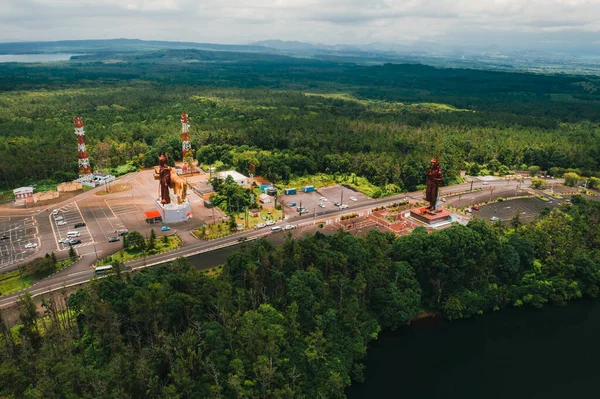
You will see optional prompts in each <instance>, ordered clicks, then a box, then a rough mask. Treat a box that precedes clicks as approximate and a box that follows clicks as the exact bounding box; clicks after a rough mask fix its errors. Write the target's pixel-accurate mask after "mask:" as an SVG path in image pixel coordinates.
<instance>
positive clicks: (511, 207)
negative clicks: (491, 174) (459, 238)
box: [473, 197, 562, 221]
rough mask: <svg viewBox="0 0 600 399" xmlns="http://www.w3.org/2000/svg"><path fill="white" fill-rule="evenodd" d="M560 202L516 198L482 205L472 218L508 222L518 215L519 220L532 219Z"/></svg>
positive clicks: (535, 198) (533, 198) (534, 198)
mask: <svg viewBox="0 0 600 399" xmlns="http://www.w3.org/2000/svg"><path fill="white" fill-rule="evenodd" d="M560 202H562V200H557V199H552V200H550V201H543V200H541V199H539V198H537V197H531V198H517V199H514V200H507V201H502V202H494V203H491V204H488V205H482V206H480V207H479V211H474V212H473V217H474V218H480V219H487V220H491V218H492V217H497V218H498V219H499V220H501V221H508V220H511V219H512V218H513V217H514V216H515V215H516V214H519V218H520V219H521V220H523V219H532V218H534V217H536V216H537V215H539V213H540V212H541V211H542V210H543V209H544V208H550V209H552V208H554V207H556V206H558V205H559V204H560Z"/></svg>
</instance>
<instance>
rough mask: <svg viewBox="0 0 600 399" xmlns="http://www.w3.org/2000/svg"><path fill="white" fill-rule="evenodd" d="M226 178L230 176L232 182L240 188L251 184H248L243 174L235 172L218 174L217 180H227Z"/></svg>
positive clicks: (229, 171) (247, 178)
mask: <svg viewBox="0 0 600 399" xmlns="http://www.w3.org/2000/svg"><path fill="white" fill-rule="evenodd" d="M228 176H231V178H232V179H233V181H234V182H236V183H237V184H239V185H240V186H250V185H251V182H250V178H249V177H247V176H244V175H243V174H241V173H240V172H238V171H236V170H224V171H222V172H219V179H223V180H225V179H227V177H228Z"/></svg>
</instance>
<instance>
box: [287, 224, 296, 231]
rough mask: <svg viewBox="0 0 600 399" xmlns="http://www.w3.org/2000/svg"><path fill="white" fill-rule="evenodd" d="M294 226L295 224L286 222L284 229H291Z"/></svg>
mask: <svg viewBox="0 0 600 399" xmlns="http://www.w3.org/2000/svg"><path fill="white" fill-rule="evenodd" d="M295 228H296V226H294V225H293V224H286V225H285V228H284V230H293V229H295Z"/></svg>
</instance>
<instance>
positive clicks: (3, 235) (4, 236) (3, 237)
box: [0, 234, 8, 240]
mask: <svg viewBox="0 0 600 399" xmlns="http://www.w3.org/2000/svg"><path fill="white" fill-rule="evenodd" d="M0 240H8V236H7V235H6V234H2V237H0Z"/></svg>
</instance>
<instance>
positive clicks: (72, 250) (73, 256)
mask: <svg viewBox="0 0 600 399" xmlns="http://www.w3.org/2000/svg"><path fill="white" fill-rule="evenodd" d="M76 257H77V254H76V253H75V248H73V246H72V245H69V258H71V259H75V258H76Z"/></svg>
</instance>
